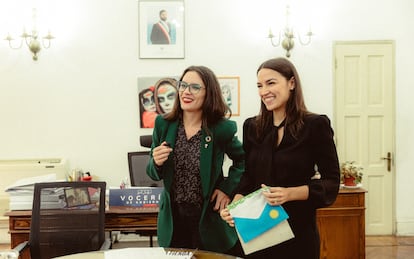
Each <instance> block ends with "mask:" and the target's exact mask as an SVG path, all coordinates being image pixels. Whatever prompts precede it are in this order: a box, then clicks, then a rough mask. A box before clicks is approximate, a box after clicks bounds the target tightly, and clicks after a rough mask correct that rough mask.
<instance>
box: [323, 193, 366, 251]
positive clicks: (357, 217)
mask: <svg viewBox="0 0 414 259" xmlns="http://www.w3.org/2000/svg"><path fill="white" fill-rule="evenodd" d="M365 192H366V190H364V189H361V188H357V189H341V190H340V191H339V194H338V197H337V198H336V201H335V203H334V204H332V205H331V206H330V207H327V208H323V209H319V210H318V211H317V223H318V227H319V234H320V239H321V256H320V258H321V259H336V258H338V259H344V258H352V259H358V258H359V259H361V258H365Z"/></svg>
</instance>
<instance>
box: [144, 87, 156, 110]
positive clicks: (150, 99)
mask: <svg viewBox="0 0 414 259" xmlns="http://www.w3.org/2000/svg"><path fill="white" fill-rule="evenodd" d="M141 103H142V106H143V107H144V109H145V111H150V112H155V111H156V108H155V102H154V93H153V92H152V91H147V92H146V93H145V94H143V96H142V98H141Z"/></svg>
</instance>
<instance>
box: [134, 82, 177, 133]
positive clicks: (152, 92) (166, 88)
mask: <svg viewBox="0 0 414 259" xmlns="http://www.w3.org/2000/svg"><path fill="white" fill-rule="evenodd" d="M176 78H178V77H161V76H160V77H138V103H139V118H140V127H141V128H154V123H155V117H157V115H158V114H164V113H167V112H170V111H171V110H172V108H173V105H174V102H175V99H176V97H177V87H176V84H177V79H176Z"/></svg>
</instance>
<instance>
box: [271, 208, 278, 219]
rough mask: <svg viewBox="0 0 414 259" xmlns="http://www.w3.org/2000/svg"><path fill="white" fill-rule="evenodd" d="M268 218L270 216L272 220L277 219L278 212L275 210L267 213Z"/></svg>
mask: <svg viewBox="0 0 414 259" xmlns="http://www.w3.org/2000/svg"><path fill="white" fill-rule="evenodd" d="M269 216H270V217H271V218H272V219H275V218H277V217H279V212H278V211H277V210H271V211H270V212H269Z"/></svg>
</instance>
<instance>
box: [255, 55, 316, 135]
mask: <svg viewBox="0 0 414 259" xmlns="http://www.w3.org/2000/svg"><path fill="white" fill-rule="evenodd" d="M263 68H267V69H272V70H274V71H276V72H278V73H280V74H281V75H282V76H283V77H284V78H286V80H290V79H291V78H293V79H294V82H295V87H294V88H293V90H291V92H290V96H289V99H288V101H287V104H286V124H285V125H286V126H285V128H286V130H288V132H289V133H290V134H291V135H292V136H293V137H295V138H296V137H297V136H298V134H299V131H300V130H301V129H302V126H303V122H304V118H305V116H306V115H307V114H309V113H310V112H309V111H308V110H307V108H306V105H305V101H304V99H303V92H302V85H301V83H300V78H299V74H298V72H297V70H296V68H295V66H294V65H293V64H292V63H291V62H290V61H289V60H288V59H286V58H274V59H269V60H267V61H265V62H263V63H262V64H261V65H260V66H259V68H258V69H257V74H258V73H259V71H260V70H261V69H263ZM256 122H257V131H256V133H257V137H258V138H260V136H263V135H264V134H263V133H264V131H266V130H267V129H269V127H272V126H273V111H268V110H267V109H266V106H265V105H264V103H263V102H261V105H260V112H259V115H257V116H256Z"/></svg>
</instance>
